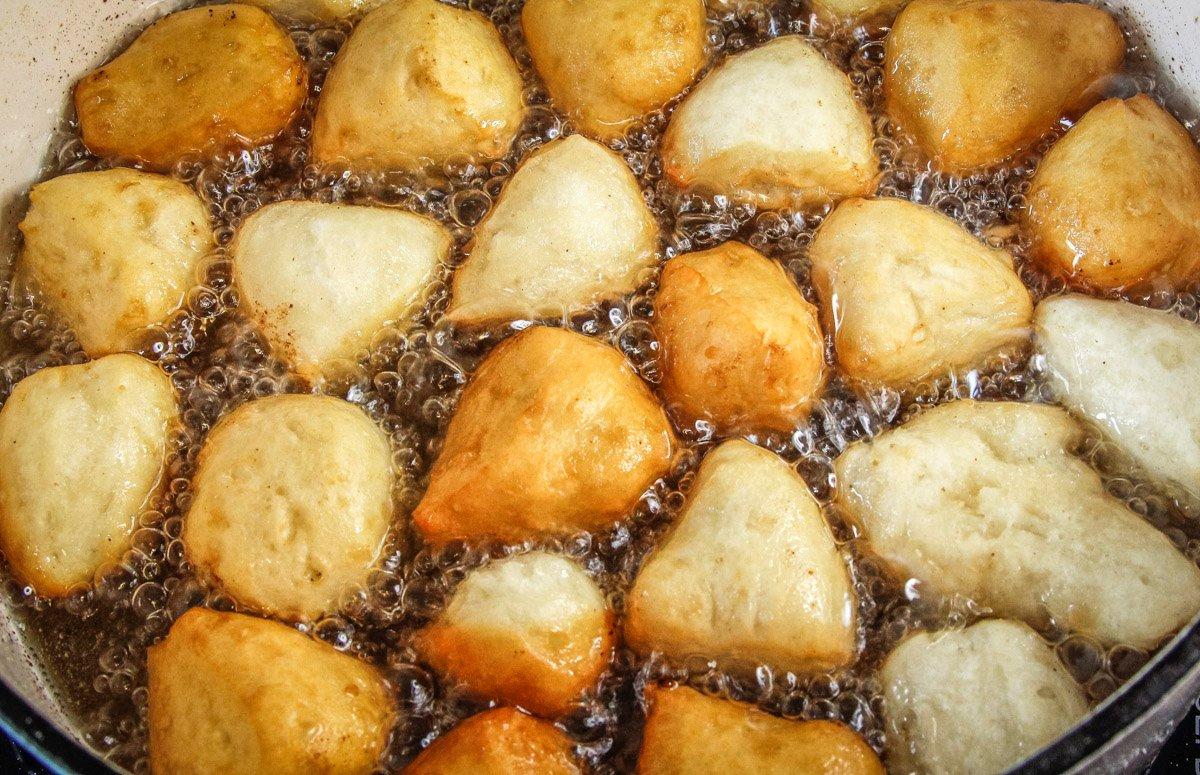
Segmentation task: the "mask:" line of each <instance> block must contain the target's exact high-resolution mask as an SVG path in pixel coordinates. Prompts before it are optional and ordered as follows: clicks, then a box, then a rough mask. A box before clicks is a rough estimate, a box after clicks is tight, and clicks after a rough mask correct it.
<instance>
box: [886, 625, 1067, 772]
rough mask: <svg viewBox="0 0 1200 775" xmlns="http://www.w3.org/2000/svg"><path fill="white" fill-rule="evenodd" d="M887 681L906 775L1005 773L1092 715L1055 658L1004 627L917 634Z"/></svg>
mask: <svg viewBox="0 0 1200 775" xmlns="http://www.w3.org/2000/svg"><path fill="white" fill-rule="evenodd" d="M880 678H881V680H882V682H883V690H884V716H885V718H886V720H887V722H888V733H889V737H892V738H893V740H894V742H893V743H892V745H891V756H892V757H893V758H894V760H895V761H894V762H893V764H894V767H895V769H896V771H898V772H927V773H930V775H973V774H974V773H980V772H1006V771H1007V770H1008V769H1009V767H1011V766H1013V765H1015V764H1018V763H1019V762H1021V761H1022V760H1024V759H1025V758H1026V757H1027V756H1029V755H1031V754H1033V753H1034V752H1035V751H1037V750H1038V749H1040V748H1041V747H1042V746H1044V745H1047V744H1048V743H1050V742H1051V741H1052V740H1055V739H1056V738H1057V737H1058V736H1059V735H1061V734H1062V733H1064V732H1066V731H1067V730H1068V729H1070V728H1071V727H1072V726H1074V724H1075V722H1076V721H1079V720H1080V719H1081V718H1083V717H1084V716H1085V715H1087V712H1088V706H1087V700H1086V699H1085V698H1084V695H1083V691H1082V689H1081V688H1080V686H1079V685H1078V684H1077V683H1075V681H1074V679H1072V678H1071V676H1070V674H1069V673H1068V672H1067V670H1066V668H1064V667H1063V665H1062V664H1061V663H1060V662H1059V661H1058V657H1056V656H1055V655H1054V650H1053V649H1051V648H1050V647H1049V646H1047V645H1046V643H1045V641H1043V640H1042V639H1041V638H1039V637H1038V636H1037V633H1035V632H1034V631H1033V630H1031V629H1029V628H1028V627H1026V626H1025V625H1024V624H1021V623H1019V622H1011V621H1007V620H1004V619H988V620H985V621H982V622H979V623H977V624H974V625H972V626H970V627H967V628H966V629H962V630H945V631H942V632H937V633H926V632H919V633H916V634H915V635H910V636H909V637H908V638H906V639H905V640H904V641H903V642H902V643H901V644H900V645H899V646H897V647H896V648H895V649H894V650H893V651H892V653H891V654H889V655H888V657H887V660H886V661H884V663H883V667H882V668H881V669H880Z"/></svg>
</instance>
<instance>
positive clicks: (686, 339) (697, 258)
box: [654, 242, 825, 434]
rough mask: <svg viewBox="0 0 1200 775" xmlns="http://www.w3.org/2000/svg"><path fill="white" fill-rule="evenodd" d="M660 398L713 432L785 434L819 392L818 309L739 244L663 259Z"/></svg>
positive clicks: (658, 303) (658, 324)
mask: <svg viewBox="0 0 1200 775" xmlns="http://www.w3.org/2000/svg"><path fill="white" fill-rule="evenodd" d="M654 320H655V323H654V329H655V332H656V333H657V334H658V338H659V343H660V345H661V347H662V356H661V360H662V364H663V391H664V392H665V393H666V395H667V398H668V400H669V402H670V403H671V404H672V405H673V407H675V408H677V410H678V411H679V413H680V415H682V416H683V418H684V419H685V420H686V421H687V422H695V421H697V420H705V421H708V422H710V423H712V424H713V425H715V426H716V428H717V431H718V433H721V434H736V433H751V432H755V431H761V430H773V431H788V430H791V429H792V428H794V427H795V426H796V425H797V424H798V423H799V422H800V421H802V420H803V419H804V418H805V417H806V416H807V415H808V411H809V409H810V407H811V406H812V404H813V402H814V401H815V400H816V399H817V398H818V397H819V396H820V393H821V389H822V388H823V387H824V385H825V339H824V337H823V336H822V334H821V326H820V324H819V323H818V322H817V310H816V308H815V307H814V306H813V305H811V304H809V303H808V302H807V301H806V300H805V299H804V296H802V295H801V294H800V291H799V289H798V288H796V286H795V284H793V283H792V281H791V279H789V278H788V276H787V274H786V273H784V271H783V269H782V268H781V267H780V266H779V265H778V264H776V263H774V262H772V261H770V260H768V259H767V258H765V257H764V256H763V255H762V254H761V253H759V252H757V251H756V250H754V249H753V248H749V247H746V246H745V245H743V244H741V243H738V242H726V243H725V244H724V245H721V246H720V247H716V248H713V249H711V250H705V251H701V252H698V253H686V254H684V255H682V256H678V257H676V258H673V259H671V260H670V261H668V262H667V263H666V266H665V267H663V272H662V279H661V280H660V281H659V290H658V296H657V297H656V298H655V300H654Z"/></svg>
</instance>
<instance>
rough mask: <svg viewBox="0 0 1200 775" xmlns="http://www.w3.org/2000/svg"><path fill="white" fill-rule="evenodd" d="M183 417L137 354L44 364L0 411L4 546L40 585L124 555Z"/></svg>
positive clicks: (87, 575) (75, 577)
mask: <svg viewBox="0 0 1200 775" xmlns="http://www.w3.org/2000/svg"><path fill="white" fill-rule="evenodd" d="M178 423H179V409H178V407H177V405H176V399H175V390H174V388H172V387H171V380H170V378H169V377H167V375H166V374H164V373H163V372H162V371H161V370H160V369H159V368H158V367H157V366H155V365H154V364H152V363H150V362H149V361H147V360H145V359H143V358H141V357H139V356H137V355H128V354H118V355H110V356H108V357H105V358H101V359H100V360H98V361H91V362H90V363H84V364H81V365H78V366H59V367H53V368H48V369H42V370H41V371H39V372H37V373H36V374H34V375H32V376H30V377H26V378H25V379H23V380H21V381H20V382H18V383H17V386H16V387H15V388H13V391H12V395H11V396H9V398H8V401H7V402H5V404H4V408H3V409H2V410H0V549H2V550H3V551H4V556H5V558H7V560H8V563H9V565H10V566H11V567H12V569H13V572H14V573H15V575H16V576H17V577H18V578H19V579H20V580H21V581H22V582H24V583H27V584H30V585H32V586H33V588H34V589H35V590H37V592H38V593H39V594H42V595H50V596H59V595H64V594H66V593H68V592H69V591H70V590H71V588H72V587H76V586H82V585H87V584H91V583H92V580H93V578H94V577H95V576H96V574H97V572H99V571H102V570H104V569H105V568H107V567H109V566H111V565H113V564H114V563H116V562H118V561H120V559H121V556H122V555H123V554H124V553H125V551H126V550H127V549H128V548H129V542H130V537H131V536H132V535H133V531H134V530H135V529H136V528H137V520H138V513H139V512H141V511H142V510H143V509H144V508H146V507H147V506H148V504H149V502H150V500H151V499H152V498H153V496H154V495H155V494H156V493H157V492H158V490H159V486H160V484H161V479H162V472H163V465H164V463H165V462H166V457H167V451H168V439H169V437H170V433H171V431H172V429H173V428H174V426H175V425H177V424H178Z"/></svg>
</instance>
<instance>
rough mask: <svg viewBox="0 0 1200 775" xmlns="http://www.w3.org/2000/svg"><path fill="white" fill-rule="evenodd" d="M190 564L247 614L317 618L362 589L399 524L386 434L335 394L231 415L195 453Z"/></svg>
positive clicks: (274, 400) (277, 401)
mask: <svg viewBox="0 0 1200 775" xmlns="http://www.w3.org/2000/svg"><path fill="white" fill-rule="evenodd" d="M198 466H199V467H198V470H197V472H196V476H195V482H194V485H193V486H194V493H195V497H194V498H193V500H192V507H191V509H190V510H189V511H188V514H187V518H186V519H185V520H184V523H183V545H184V549H185V550H186V552H187V556H188V560H189V561H190V562H191V563H192V565H193V566H194V567H195V568H196V571H197V572H198V573H199V574H200V575H201V576H202V577H206V578H209V579H211V580H213V581H216V582H219V583H220V584H221V586H222V587H223V588H224V589H225V590H226V591H227V592H228V593H229V594H230V595H231V596H232V597H233V598H234V599H235V600H237V601H238V602H240V603H241V604H242V605H245V606H249V607H252V608H255V609H256V610H260V611H264V612H267V613H270V614H272V615H274V616H279V617H281V618H289V619H309V620H315V619H317V618H319V617H320V616H321V615H322V614H323V613H327V612H329V611H333V610H335V609H336V608H337V607H338V605H339V603H340V602H341V600H342V597H343V596H344V595H346V594H347V593H349V592H350V591H351V590H353V589H355V588H356V587H360V586H364V585H365V584H366V579H367V575H368V573H370V571H371V568H372V567H373V566H374V565H375V561H376V560H377V559H378V557H379V554H380V552H381V551H382V549H383V543H384V539H385V538H386V536H387V532H388V529H389V527H390V526H391V518H392V457H391V450H390V449H389V447H388V439H387V435H386V434H384V432H383V431H382V430H380V429H379V428H378V427H377V426H376V425H375V423H374V422H372V421H371V418H369V417H368V416H367V415H366V413H364V412H363V411H362V410H361V409H359V408H358V407H357V406H355V405H354V404H351V403H350V402H349V401H344V400H342V399H340V398H334V397H332V396H317V395H307V394H301V395H278V396H269V397H267V398H259V399H256V400H253V401H250V402H249V403H246V404H243V405H241V406H239V407H238V408H237V409H235V410H234V411H233V412H232V413H230V414H229V415H227V416H226V417H224V418H223V419H222V420H221V421H220V422H219V423H217V426H216V427H215V428H213V430H212V433H210V434H209V436H208V438H207V439H206V440H205V442H204V447H203V449H201V450H200V459H199V464H198Z"/></svg>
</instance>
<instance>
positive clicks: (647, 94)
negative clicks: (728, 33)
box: [521, 0, 708, 139]
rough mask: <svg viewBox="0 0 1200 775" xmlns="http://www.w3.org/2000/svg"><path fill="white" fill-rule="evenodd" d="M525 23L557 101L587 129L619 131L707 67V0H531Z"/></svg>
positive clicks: (604, 134) (604, 135)
mask: <svg viewBox="0 0 1200 775" xmlns="http://www.w3.org/2000/svg"><path fill="white" fill-rule="evenodd" d="M521 28H522V29H523V30H524V32H525V41H526V43H527V44H528V45H529V53H530V55H531V56H532V57H533V64H534V66H535V67H536V68H537V71H538V74H539V75H541V77H542V80H543V81H544V82H545V83H546V88H547V89H549V90H550V97H551V99H552V100H553V101H554V104H555V106H556V107H557V108H558V109H559V110H561V111H562V112H563V113H565V114H566V115H568V116H569V117H571V119H572V122H573V123H575V124H577V125H578V126H579V129H580V131H581V132H584V133H585V134H588V135H591V136H592V137H598V138H600V139H609V138H613V137H619V136H621V135H622V134H624V133H625V131H626V130H627V129H628V128H629V127H630V126H631V125H632V124H633V123H634V122H635V121H637V120H638V119H639V118H641V117H642V116H643V115H644V114H646V113H649V112H650V111H652V110H656V109H658V108H660V107H662V105H664V104H665V103H666V102H668V101H669V100H671V99H672V98H674V97H675V96H676V95H677V94H679V93H680V92H681V91H683V90H684V89H685V88H686V87H687V86H688V84H690V83H691V82H692V79H693V78H695V77H696V73H698V72H699V71H700V68H701V67H703V66H704V62H705V59H706V58H707V53H706V51H705V46H706V42H707V41H706V38H707V32H708V30H707V28H706V24H705V9H704V0H582V1H581V0H529V2H527V3H525V7H524V8H523V9H522V10H521Z"/></svg>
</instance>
